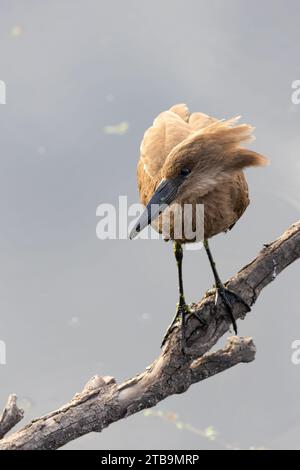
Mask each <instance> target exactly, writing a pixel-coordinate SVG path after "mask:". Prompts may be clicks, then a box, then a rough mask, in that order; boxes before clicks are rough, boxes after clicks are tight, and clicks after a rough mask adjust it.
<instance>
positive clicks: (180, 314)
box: [161, 242, 189, 351]
mask: <svg viewBox="0 0 300 470" xmlns="http://www.w3.org/2000/svg"><path fill="white" fill-rule="evenodd" d="M174 254H175V258H176V263H177V269H178V286H179V302H178V304H177V311H176V315H175V317H174V318H173V321H172V323H171V325H170V326H169V328H168V329H167V332H166V334H165V336H164V338H163V340H162V343H161V346H163V345H164V344H165V342H166V340H167V339H168V337H169V335H170V333H171V331H173V329H174V327H175V324H176V323H177V321H178V320H181V347H182V350H183V351H184V349H185V326H186V314H187V313H189V307H188V306H187V304H186V302H185V298H184V291H183V280H182V258H183V249H182V246H181V244H180V243H177V242H174Z"/></svg>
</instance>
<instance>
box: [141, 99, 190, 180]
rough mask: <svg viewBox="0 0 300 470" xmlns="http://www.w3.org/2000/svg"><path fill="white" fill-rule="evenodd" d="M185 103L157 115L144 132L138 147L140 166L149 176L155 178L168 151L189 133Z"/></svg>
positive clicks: (187, 112)
mask: <svg viewBox="0 0 300 470" xmlns="http://www.w3.org/2000/svg"><path fill="white" fill-rule="evenodd" d="M188 118H189V111H188V108H187V106H186V105H184V104H179V105H175V106H172V108H170V109H169V110H168V111H164V112H162V113H161V114H159V115H158V116H157V118H156V119H155V120H154V122H153V125H152V126H151V127H149V129H148V130H147V131H146V132H145V134H144V137H143V140H142V143H141V147H140V152H141V154H140V167H142V168H143V170H144V171H145V172H146V173H147V174H148V176H149V177H151V178H154V179H155V178H156V177H157V176H158V175H159V173H160V170H161V168H162V166H163V164H164V162H165V160H166V158H167V156H168V155H169V153H170V151H171V150H172V149H173V148H174V147H175V146H176V145H177V144H179V143H180V142H182V141H183V140H185V139H186V138H187V137H188V136H189V135H190V133H191V128H190V126H189V124H188Z"/></svg>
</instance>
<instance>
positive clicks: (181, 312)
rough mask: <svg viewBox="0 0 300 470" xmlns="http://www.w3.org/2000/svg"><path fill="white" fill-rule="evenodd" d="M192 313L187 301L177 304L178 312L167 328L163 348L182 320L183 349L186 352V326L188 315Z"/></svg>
mask: <svg viewBox="0 0 300 470" xmlns="http://www.w3.org/2000/svg"><path fill="white" fill-rule="evenodd" d="M188 313H190V309H189V306H188V305H187V304H186V303H179V304H177V310H176V314H175V316H174V318H173V321H172V323H171V324H170V326H169V328H168V329H167V331H166V333H165V335H164V337H163V340H162V343H161V348H162V347H163V346H164V345H165V343H166V341H167V340H168V338H169V336H170V334H171V333H172V331H173V330H174V328H175V327H176V326H177V324H178V323H179V322H181V350H182V352H183V353H184V352H185V348H186V340H185V327H186V321H185V320H186V315H187V314H188Z"/></svg>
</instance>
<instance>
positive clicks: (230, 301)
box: [203, 240, 251, 334]
mask: <svg viewBox="0 0 300 470" xmlns="http://www.w3.org/2000/svg"><path fill="white" fill-rule="evenodd" d="M203 244H204V248H205V251H206V253H207V256H208V259H209V262H210V265H211V269H212V271H213V274H214V278H215V286H216V300H215V303H216V304H217V302H218V299H219V296H220V297H221V298H222V300H223V302H224V304H225V306H226V309H227V311H228V313H229V315H230V318H231V322H232V326H233V329H234V332H235V334H237V326H236V321H235V318H234V316H233V309H232V306H233V305H234V303H235V302H241V303H242V304H243V305H244V306H245V307H246V309H247V311H248V312H249V311H250V310H251V309H250V307H249V305H248V304H247V303H246V302H245V300H244V299H242V297H240V296H239V295H238V294H236V293H235V292H233V291H231V290H229V289H227V287H225V286H224V284H223V283H222V281H221V279H220V277H219V274H218V271H217V269H216V264H215V262H214V259H213V257H212V254H211V251H210V248H209V245H208V240H204V242H203Z"/></svg>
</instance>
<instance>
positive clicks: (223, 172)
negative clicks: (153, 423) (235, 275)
mask: <svg viewBox="0 0 300 470" xmlns="http://www.w3.org/2000/svg"><path fill="white" fill-rule="evenodd" d="M238 119H239V118H232V119H229V120H218V119H215V118H212V117H209V116H207V115H206V114H202V113H190V112H189V110H188V108H187V106H186V105H185V104H177V105H175V106H172V107H171V108H170V109H169V110H168V111H164V112H163V113H161V114H159V116H158V117H157V118H156V119H155V120H154V122H153V125H152V126H151V127H150V128H149V129H148V130H147V131H146V132H145V135H144V138H143V140H142V143H141V149H140V150H141V154H140V160H139V162H138V171H137V173H138V188H139V193H140V200H141V202H142V203H143V204H144V205H145V206H146V209H145V211H144V213H143V214H142V215H141V217H140V218H139V221H138V222H137V223H136V225H135V227H134V229H133V230H132V232H131V234H130V237H131V238H133V237H134V236H136V235H137V233H138V232H140V231H141V230H143V228H145V227H146V226H147V225H148V224H150V223H151V225H152V226H153V227H154V228H155V229H156V230H157V231H159V232H161V233H162V234H163V236H164V238H165V239H172V240H174V241H175V250H174V251H175V256H176V260H177V265H178V274H179V294H180V296H179V304H178V311H177V314H176V317H175V319H174V321H173V323H172V325H171V327H170V328H169V330H168V332H167V335H166V336H165V339H166V338H167V337H168V334H169V331H170V329H172V328H173V326H174V323H175V322H176V320H177V318H178V316H179V315H180V317H181V318H182V326H183V328H182V332H183V333H182V334H183V336H182V343H183V347H184V341H185V337H184V318H185V313H187V312H188V307H187V305H186V303H185V299H184V293H183V282H182V256H183V252H182V244H184V243H189V242H195V241H199V240H203V241H204V247H205V250H206V252H207V255H208V258H209V261H210V264H211V268H212V271H213V274H214V278H215V286H216V293H217V296H218V294H220V296H221V298H222V300H223V301H224V303H225V305H226V307H227V310H228V312H229V314H230V318H231V321H232V323H233V326H234V329H235V331H236V323H235V319H234V315H233V309H232V306H233V303H234V301H236V300H238V301H240V302H243V303H244V304H245V302H244V301H243V299H241V298H240V297H239V296H238V295H237V294H235V293H234V292H232V291H229V290H228V289H226V288H225V287H224V286H223V284H222V282H221V280H220V278H219V275H218V273H217V270H216V267H215V263H214V260H213V258H212V255H211V252H210V249H209V246H208V239H209V238H211V237H212V236H214V235H216V234H218V233H220V232H225V231H227V230H228V229H231V228H232V227H233V226H234V224H235V223H236V222H237V220H238V219H239V218H240V217H241V215H242V214H243V213H244V211H245V209H246V208H247V206H248V204H249V197H248V186H247V182H246V179H245V176H244V173H243V169H244V168H246V167H250V166H263V165H265V164H266V163H267V160H266V158H265V157H263V156H262V155H260V154H258V153H256V152H254V151H252V150H249V149H246V148H244V147H243V145H244V144H245V143H246V142H249V141H250V140H252V138H253V136H252V131H253V128H252V127H251V126H249V125H248V124H238V122H237V121H238ZM186 204H189V205H190V208H191V209H192V210H191V212H190V213H189V216H188V217H185V216H184V215H182V211H185V207H186ZM199 204H203V205H204V220H202V226H203V229H204V230H200V229H199V226H198V225H197V224H196V214H197V206H198V205H199ZM180 214H181V215H182V216H181V217H180V216H179V215H180ZM183 214H184V212H183ZM202 219H203V216H202ZM179 225H180V232H178V226H179ZM191 231H192V232H193V233H192V236H190V234H191ZM178 233H179V234H178ZM187 233H188V234H189V237H187ZM245 307H246V308H248V306H247V305H246V304H245ZM165 339H164V341H165Z"/></svg>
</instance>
